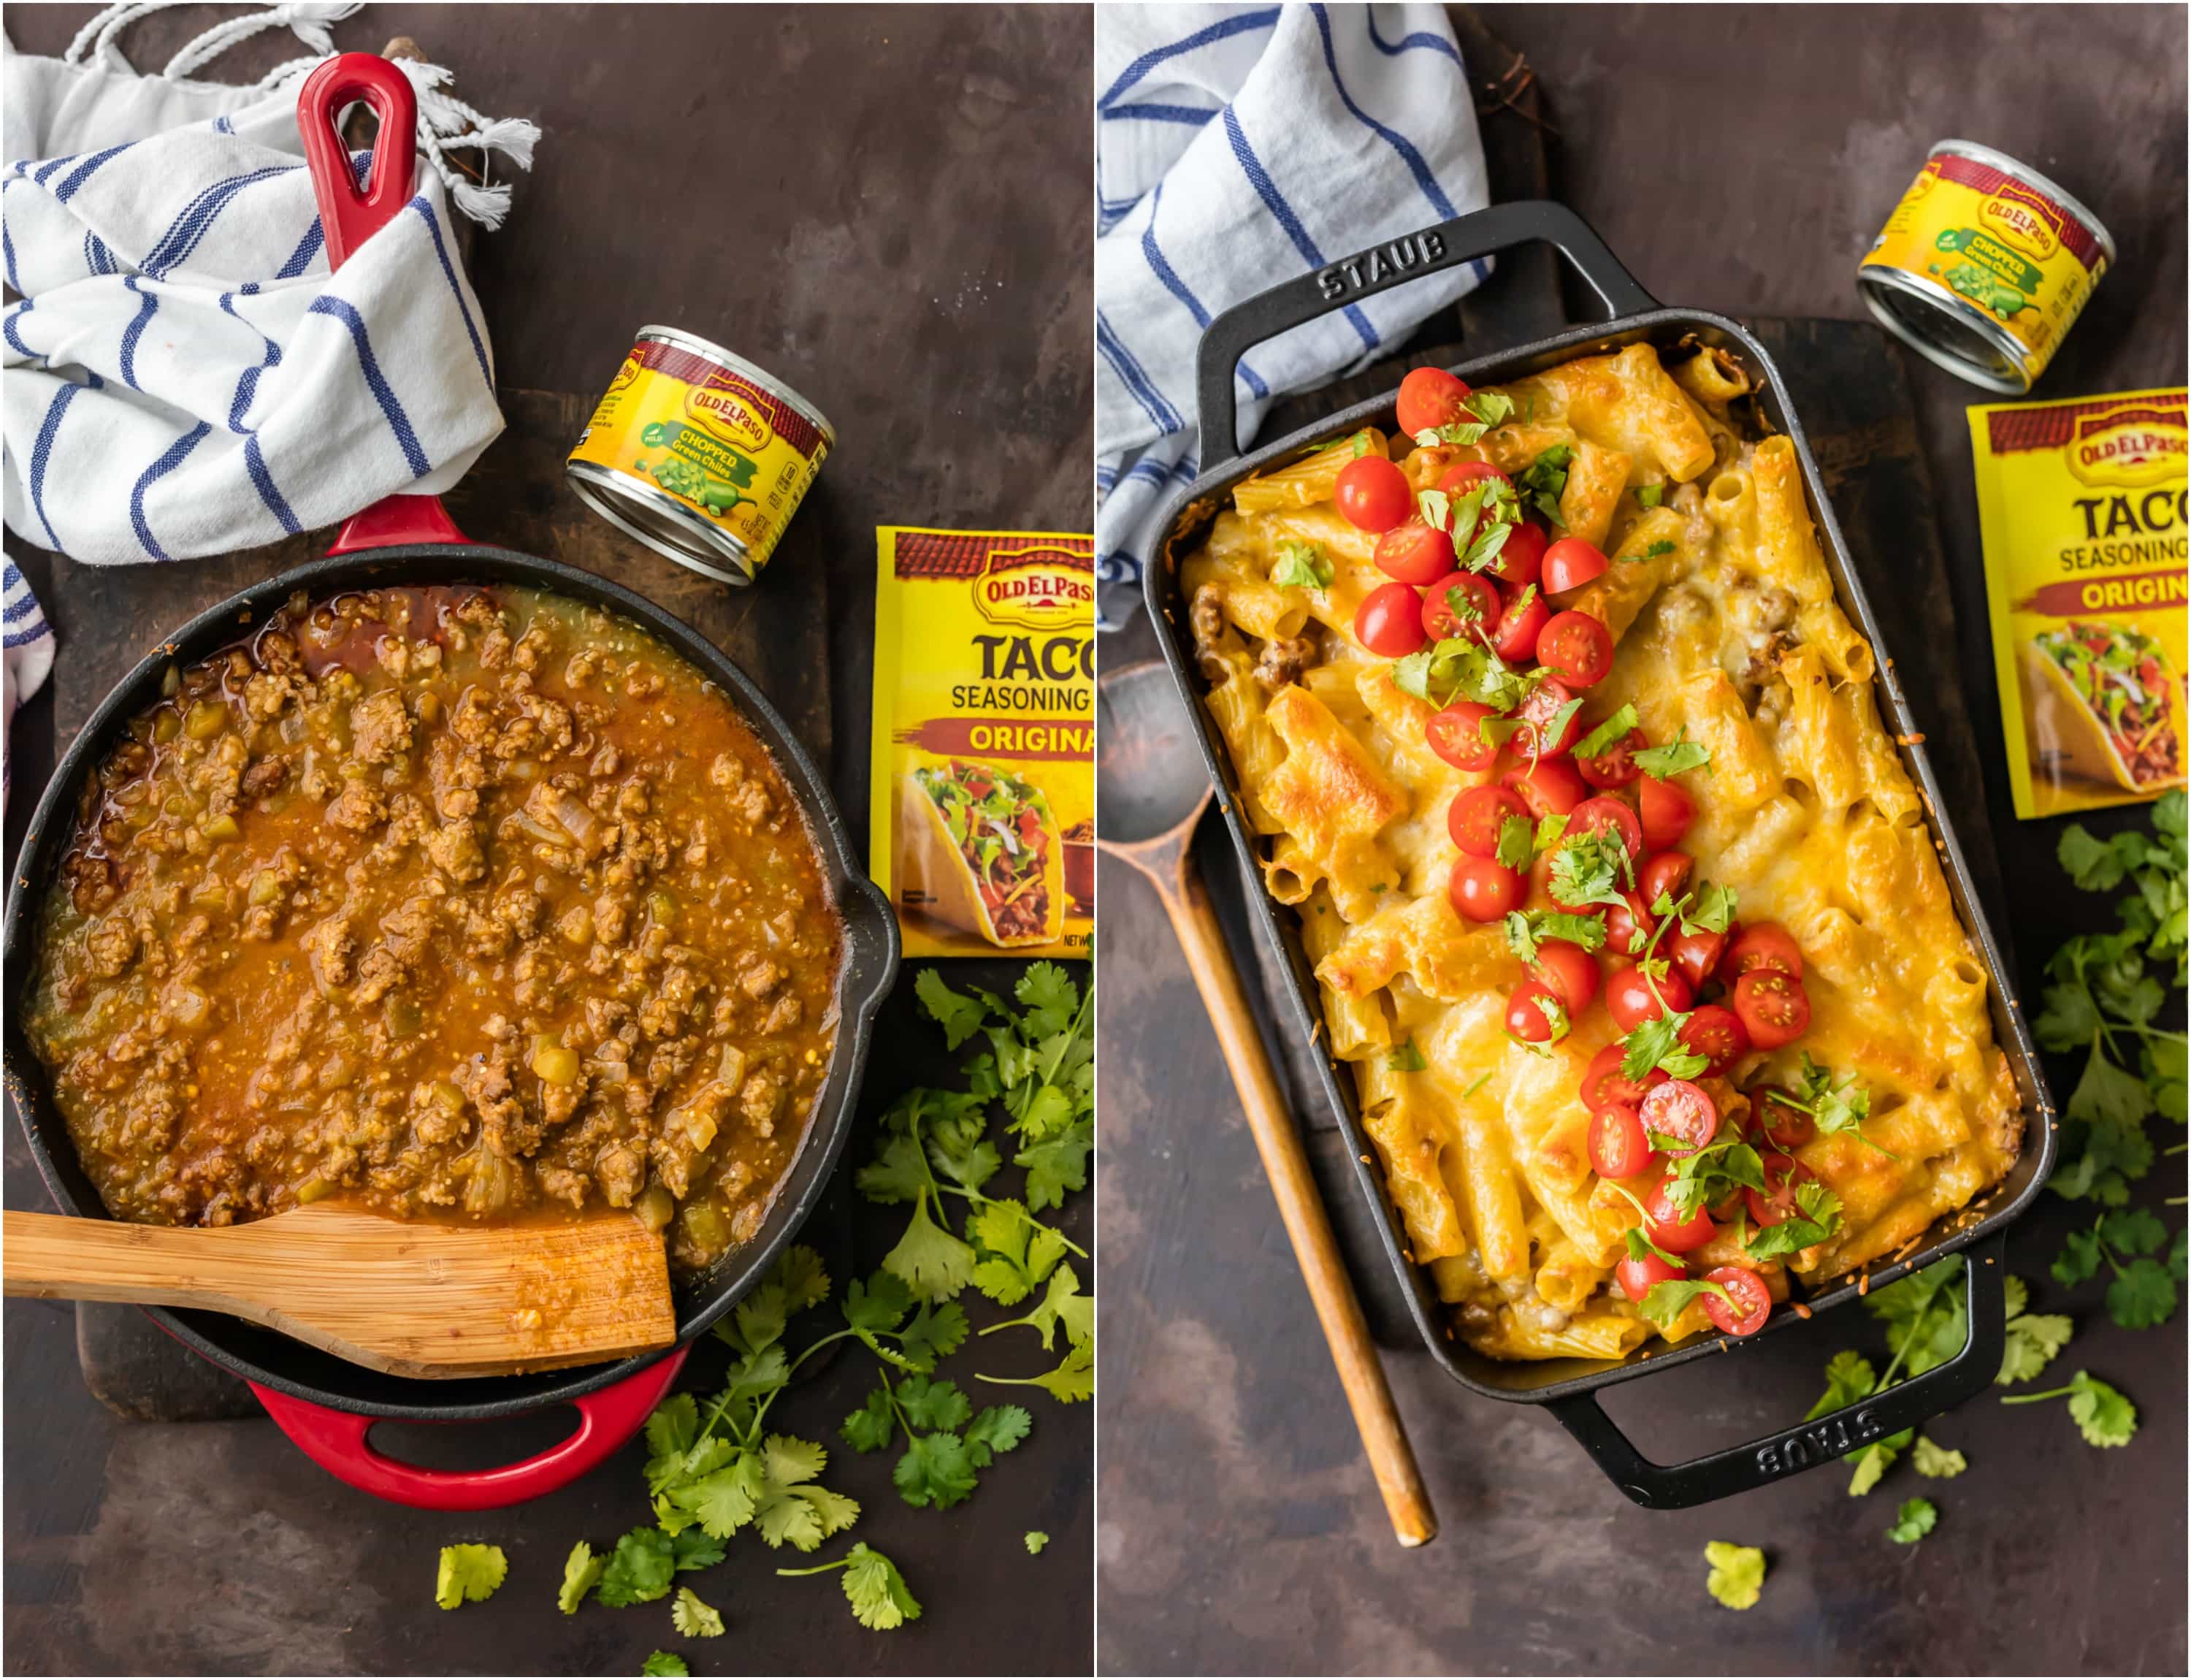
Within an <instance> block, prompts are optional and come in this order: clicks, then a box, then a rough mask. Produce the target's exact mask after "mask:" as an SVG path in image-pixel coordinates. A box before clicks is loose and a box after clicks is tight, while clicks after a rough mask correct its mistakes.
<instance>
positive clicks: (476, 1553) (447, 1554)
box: [434, 1546, 509, 1610]
mask: <svg viewBox="0 0 2191 1680" xmlns="http://www.w3.org/2000/svg"><path fill="white" fill-rule="evenodd" d="M508 1574H509V1559H508V1558H504V1556H503V1555H502V1548H501V1547H500V1546H443V1547H442V1548H441V1566H440V1568H439V1569H437V1570H436V1571H435V1576H434V1602H435V1603H436V1604H439V1605H440V1606H441V1608H442V1609H445V1610H453V1609H456V1608H457V1606H458V1605H459V1604H462V1603H465V1602H466V1601H468V1600H469V1602H470V1603H475V1604H476V1603H479V1602H480V1601H481V1599H484V1598H491V1597H493V1596H494V1590H495V1588H497V1587H498V1586H501V1585H502V1582H503V1578H504V1576H505V1575H508Z"/></svg>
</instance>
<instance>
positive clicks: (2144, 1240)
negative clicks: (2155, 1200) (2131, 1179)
mask: <svg viewBox="0 0 2191 1680" xmlns="http://www.w3.org/2000/svg"><path fill="white" fill-rule="evenodd" d="M2100 1240H2101V1241H2103V1242H2104V1243H2105V1244H2107V1245H2108V1247H2109V1248H2111V1249H2113V1250H2114V1251H2115V1252H2116V1253H2117V1254H2126V1255H2134V1254H2154V1253H2157V1252H2158V1251H2159V1250H2160V1245H2161V1244H2163V1243H2165V1242H2166V1241H2167V1240H2168V1227H2166V1226H2165V1225H2163V1224H2162V1223H2161V1222H2160V1220H2159V1218H2157V1217H2156V1216H2154V1212H2153V1210H2151V1209H2150V1208H2121V1209H2118V1210H2116V1211H2115V1212H2114V1213H2109V1214H2104V1215H2103V1216H2101V1219H2100Z"/></svg>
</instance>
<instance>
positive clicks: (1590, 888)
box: [1551, 829, 1636, 910]
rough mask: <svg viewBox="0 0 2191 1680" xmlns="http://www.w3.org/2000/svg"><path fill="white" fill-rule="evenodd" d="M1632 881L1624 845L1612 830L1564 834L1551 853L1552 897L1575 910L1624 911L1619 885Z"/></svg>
mask: <svg viewBox="0 0 2191 1680" xmlns="http://www.w3.org/2000/svg"><path fill="white" fill-rule="evenodd" d="M1635 878H1636V870H1635V865H1634V864H1633V863H1632V862H1630V858H1629V856H1628V846H1627V843H1626V842H1625V841H1624V840H1622V839H1621V838H1620V835H1619V832H1618V831H1617V830H1614V829H1604V830H1602V831H1601V832H1599V833H1596V834H1568V835H1564V836H1562V839H1561V840H1560V843H1559V846H1558V847H1557V849H1556V850H1555V851H1553V853H1552V874H1551V889H1552V897H1555V898H1556V899H1557V900H1559V902H1560V903H1562V904H1567V905H1571V906H1573V907H1574V908H1576V909H1578V910H1579V909H1582V908H1585V907H1586V906H1589V905H1591V904H1610V905H1615V906H1619V907H1621V908H1625V907H1626V906H1627V903H1628V900H1627V897H1626V895H1625V893H1624V892H1623V891H1622V890H1621V886H1620V883H1621V882H1622V880H1628V881H1629V882H1630V883H1631V884H1632V883H1633V882H1634V880H1635Z"/></svg>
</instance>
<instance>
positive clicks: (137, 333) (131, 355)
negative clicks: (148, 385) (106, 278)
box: [122, 274, 160, 390]
mask: <svg viewBox="0 0 2191 1680" xmlns="http://www.w3.org/2000/svg"><path fill="white" fill-rule="evenodd" d="M122 285H123V286H125V287H127V288H128V289H129V290H130V291H132V292H134V293H137V295H138V297H139V299H142V301H141V302H140V303H139V305H138V306H137V314H136V316H135V318H134V319H133V320H132V321H131V322H130V323H129V325H128V327H125V328H123V329H122V384H125V385H127V386H128V387H129V389H130V390H144V389H145V387H144V386H142V385H140V384H138V383H137V341H138V340H139V339H141V338H143V337H144V336H145V327H147V326H148V325H149V324H150V323H151V319H152V316H154V315H155V314H156V313H157V311H158V310H159V307H160V300H159V299H158V298H157V297H155V296H154V295H153V294H152V293H150V292H147V291H145V289H144V288H141V287H139V285H138V283H137V276H135V275H134V274H125V275H123V276H122Z"/></svg>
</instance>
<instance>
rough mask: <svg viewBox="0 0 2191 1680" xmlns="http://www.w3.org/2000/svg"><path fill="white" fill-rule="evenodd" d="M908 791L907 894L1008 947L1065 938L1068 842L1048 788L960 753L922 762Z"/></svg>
mask: <svg viewBox="0 0 2191 1680" xmlns="http://www.w3.org/2000/svg"><path fill="white" fill-rule="evenodd" d="M899 792H900V797H899V800H898V821H899V822H900V823H901V824H902V834H901V836H900V839H899V841H898V846H897V855H898V862H899V866H900V868H901V870H902V879H901V880H900V882H899V888H900V896H901V897H902V899H903V900H904V901H906V902H909V903H912V902H917V903H920V904H921V905H922V907H923V908H925V911H926V913H927V914H929V915H930V917H932V918H934V919H935V920H937V921H940V922H943V923H945V924H947V925H950V926H952V927H958V928H963V929H965V931H968V932H970V933H977V934H979V935H980V936H981V937H982V938H984V939H986V940H987V941H988V942H989V943H991V944H992V945H994V946H997V947H999V948H1000V949H1004V950H1011V949H1015V948H1018V947H1020V946H1022V945H1047V944H1050V943H1053V942H1055V941H1056V938H1057V937H1058V935H1059V934H1060V932H1061V931H1063V928H1064V925H1065V893H1064V890H1063V887H1064V863H1063V845H1062V841H1061V838H1060V836H1059V834H1058V830H1057V819H1056V817H1054V816H1052V815H1051V814H1050V801H1049V800H1046V799H1045V798H1044V797H1043V792H1042V789H1039V788H1038V787H1037V786H1035V784H1034V783H1032V782H1030V781H1027V780H1026V779H1025V778H1024V777H1018V776H1015V775H1013V774H1012V772H1010V771H1009V770H1006V769H1004V768H1003V767H1002V766H998V765H993V764H971V763H968V762H966V761H965V760H960V759H952V760H948V762H946V763H943V764H939V765H922V766H919V767H917V768H916V769H914V771H913V773H912V774H911V775H909V776H907V777H903V778H902V780H901V781H900V783H899Z"/></svg>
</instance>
